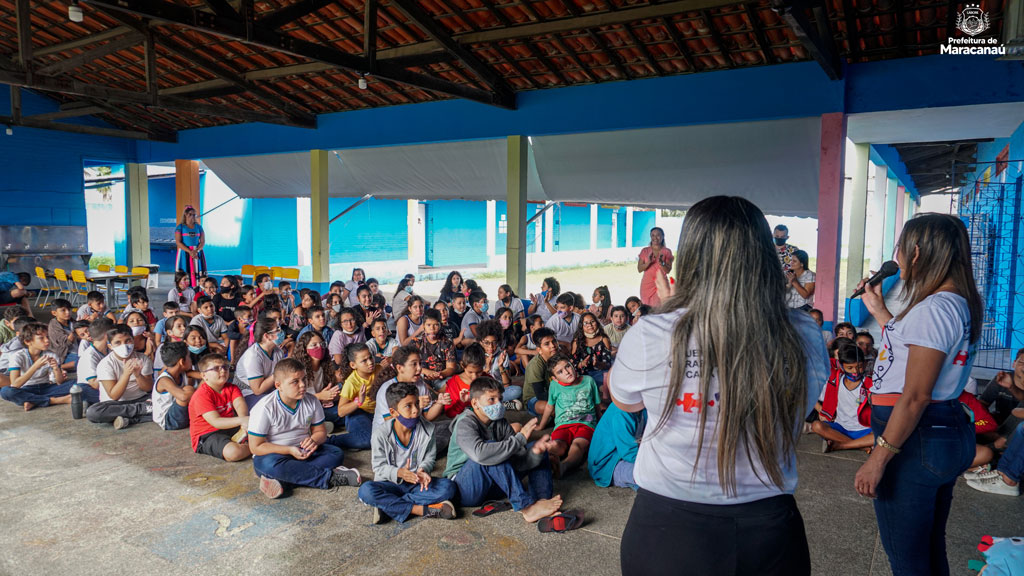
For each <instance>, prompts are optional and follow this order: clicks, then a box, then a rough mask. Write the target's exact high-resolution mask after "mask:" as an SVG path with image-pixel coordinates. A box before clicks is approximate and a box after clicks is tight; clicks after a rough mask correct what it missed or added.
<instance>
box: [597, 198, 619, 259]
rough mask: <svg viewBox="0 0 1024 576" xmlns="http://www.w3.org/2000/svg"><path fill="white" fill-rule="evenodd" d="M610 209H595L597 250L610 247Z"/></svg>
mask: <svg viewBox="0 0 1024 576" xmlns="http://www.w3.org/2000/svg"><path fill="white" fill-rule="evenodd" d="M613 212H615V210H614V209H612V208H605V207H604V206H598V207H597V248H598V250H600V249H602V248H611V247H612V213H613Z"/></svg>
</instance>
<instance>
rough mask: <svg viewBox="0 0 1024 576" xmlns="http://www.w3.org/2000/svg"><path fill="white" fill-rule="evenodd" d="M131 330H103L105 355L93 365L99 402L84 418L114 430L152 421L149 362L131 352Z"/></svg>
mask: <svg viewBox="0 0 1024 576" xmlns="http://www.w3.org/2000/svg"><path fill="white" fill-rule="evenodd" d="M133 340H134V339H133V337H132V331H131V329H130V328H129V327H128V326H126V325H124V324H115V325H114V326H113V327H112V328H111V329H110V330H108V331H107V349H108V350H110V353H109V354H107V356H106V357H105V358H103V360H100V363H99V364H97V365H96V380H99V383H100V402H99V403H97V404H93V405H92V406H89V409H88V410H86V411H85V417H86V418H88V419H89V421H90V422H93V423H96V424H106V423H113V425H114V429H115V430H121V429H123V428H127V427H128V426H131V425H132V424H138V423H140V422H146V421H149V420H152V419H153V417H152V414H153V404H152V403H150V402H149V393H150V391H152V390H153V361H152V360H150V359H149V357H148V356H144V355H142V354H140V353H139V352H136V351H135V344H134V341H133Z"/></svg>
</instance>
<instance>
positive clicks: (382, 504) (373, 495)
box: [359, 478, 455, 522]
mask: <svg viewBox="0 0 1024 576" xmlns="http://www.w3.org/2000/svg"><path fill="white" fill-rule="evenodd" d="M453 496H455V483H454V482H452V481H451V480H449V479H447V478H434V479H432V480H431V481H430V485H429V486H427V489H426V490H420V485H419V484H409V483H407V482H402V483H401V484H395V483H394V482H388V481H380V482H366V483H365V484H363V485H362V486H360V487H359V499H360V500H362V502H363V504H366V505H368V506H374V507H376V508H380V509H381V510H382V511H383V512H384V513H385V514H387V515H388V517H390V518H394V519H395V520H398V521H399V522H405V521H406V520H407V519H408V518H409V516H410V515H411V514H412V507H413V506H417V505H419V506H429V505H431V504H437V503H438V502H444V501H445V500H451V499H452V497H453Z"/></svg>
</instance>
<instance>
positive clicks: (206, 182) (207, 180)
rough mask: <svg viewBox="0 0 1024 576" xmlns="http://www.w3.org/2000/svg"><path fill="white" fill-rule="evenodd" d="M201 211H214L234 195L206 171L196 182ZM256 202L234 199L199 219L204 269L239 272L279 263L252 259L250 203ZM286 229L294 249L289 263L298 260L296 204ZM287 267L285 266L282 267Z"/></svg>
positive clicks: (293, 204)
mask: <svg viewBox="0 0 1024 576" xmlns="http://www.w3.org/2000/svg"><path fill="white" fill-rule="evenodd" d="M199 186H200V195H199V203H200V204H201V206H202V207H201V208H200V212H201V213H202V212H207V211H209V210H213V209H214V208H216V207H217V206H218V205H221V204H223V203H224V202H226V201H227V200H231V199H232V198H234V197H235V193H234V192H232V191H231V189H230V188H228V187H227V185H226V184H224V182H223V181H222V180H221V179H220V178H218V177H217V175H216V174H214V173H213V172H209V171H208V172H206V173H205V174H204V175H202V176H200V180H199ZM255 202H256V201H255V200H251V199H241V198H237V199H235V200H231V202H228V203H227V204H223V205H222V206H220V207H219V208H217V209H216V210H213V211H212V212H210V213H209V214H207V215H206V216H203V218H202V225H203V231H204V232H205V233H206V248H205V249H204V251H205V252H206V266H207V268H209V269H210V270H238V269H239V268H241V267H242V265H243V264H266V265H268V266H277V265H278V263H276V262H275V263H270V262H266V263H264V262H256V261H255V260H254V258H253V224H254V222H253V204H254V203H255ZM286 230H288V231H290V232H291V236H292V237H291V240H290V241H289V242H290V244H291V246H293V247H295V248H294V249H295V256H294V257H293V258H292V262H289V264H294V261H295V260H297V259H298V247H297V243H296V242H295V233H294V231H295V201H294V200H292V220H291V223H290V225H289V226H288V227H287V228H286ZM285 265H287V264H285Z"/></svg>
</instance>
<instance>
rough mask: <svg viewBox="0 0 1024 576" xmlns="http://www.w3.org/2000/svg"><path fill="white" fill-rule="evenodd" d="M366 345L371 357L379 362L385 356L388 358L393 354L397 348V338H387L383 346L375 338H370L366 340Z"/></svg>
mask: <svg viewBox="0 0 1024 576" xmlns="http://www.w3.org/2000/svg"><path fill="white" fill-rule="evenodd" d="M366 346H367V347H368V348H369V349H370V352H371V353H372V354H373V359H374V361H376V362H380V361H381V360H383V359H385V358H390V357H391V356H393V355H394V353H395V350H396V349H397V348H398V340H395V339H394V338H388V339H387V340H386V341H385V342H384V346H381V345H380V344H379V343H378V342H377V339H376V338H370V339H369V340H367V341H366Z"/></svg>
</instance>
